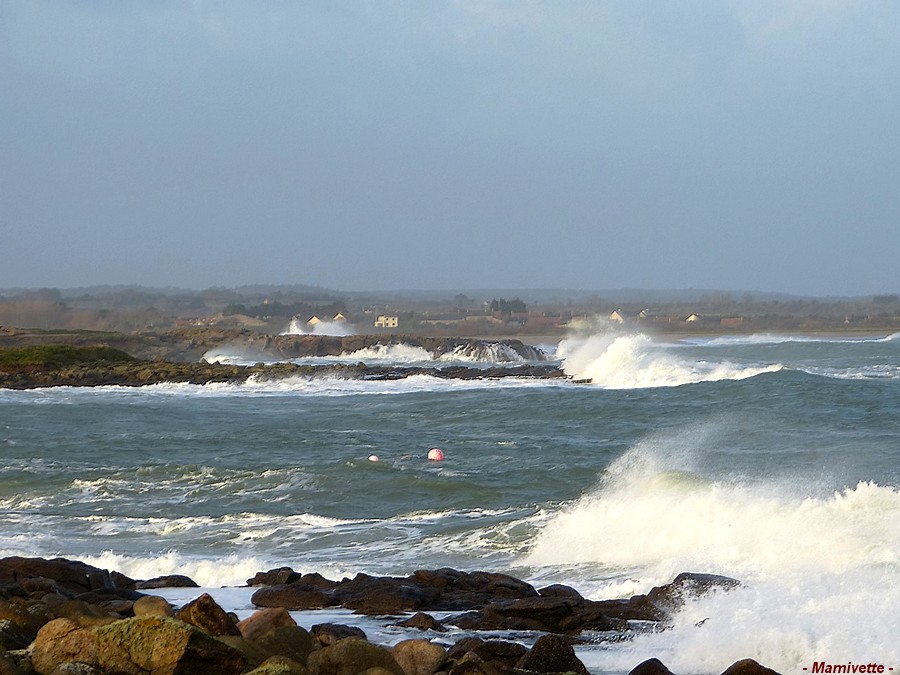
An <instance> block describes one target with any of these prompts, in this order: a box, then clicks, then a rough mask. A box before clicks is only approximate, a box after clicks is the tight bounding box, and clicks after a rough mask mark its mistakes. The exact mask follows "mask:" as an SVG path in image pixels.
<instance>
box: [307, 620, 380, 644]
mask: <svg viewBox="0 0 900 675" xmlns="http://www.w3.org/2000/svg"><path fill="white" fill-rule="evenodd" d="M310 633H312V637H313V640H314V641H315V643H316V644H317V645H318V646H319V647H327V646H328V645H333V644H334V643H335V642H338V641H339V640H343V639H345V638H348V637H356V638H361V639H363V640H365V639H367V638H366V633H365V631H363V629H362V628H359V627H357V626H345V625H344V624H342V623H317V624H315V625H313V627H312V628H311V629H310Z"/></svg>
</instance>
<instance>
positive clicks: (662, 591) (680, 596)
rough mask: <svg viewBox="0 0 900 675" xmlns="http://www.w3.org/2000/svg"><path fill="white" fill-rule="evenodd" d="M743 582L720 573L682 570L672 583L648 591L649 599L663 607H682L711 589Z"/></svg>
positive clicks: (733, 586) (730, 586)
mask: <svg viewBox="0 0 900 675" xmlns="http://www.w3.org/2000/svg"><path fill="white" fill-rule="evenodd" d="M740 584H741V582H740V581H738V580H737V579H732V578H731V577H725V576H722V575H719V574H698V573H696V572H682V573H681V574H679V575H678V576H676V577H675V579H674V580H673V581H672V583H670V584H665V585H663V586H656V587H654V588H652V589H650V592H649V593H647V600H649V601H650V602H651V603H653V604H654V605H656V606H657V607H660V608H662V609H663V610H672V609H677V608H679V607H681V606H682V605H683V604H684V603H685V601H687V600H691V599H693V598H698V597H700V596H701V595H705V594H706V593H709V592H710V591H713V590H717V589H721V590H725V591H727V590H731V589H732V588H735V587H736V586H740Z"/></svg>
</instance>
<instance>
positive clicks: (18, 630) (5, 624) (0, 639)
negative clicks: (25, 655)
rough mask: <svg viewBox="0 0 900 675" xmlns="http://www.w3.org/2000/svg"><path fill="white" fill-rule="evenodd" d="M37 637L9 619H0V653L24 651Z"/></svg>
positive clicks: (34, 633)
mask: <svg viewBox="0 0 900 675" xmlns="http://www.w3.org/2000/svg"><path fill="white" fill-rule="evenodd" d="M36 636H37V633H36V632H32V631H30V630H27V629H25V628H23V627H22V626H20V625H18V624H17V623H15V622H14V621H11V620H9V619H0V652H6V651H9V650H11V649H25V648H26V647H27V646H28V645H30V644H31V642H32V640H34V638H35V637H36Z"/></svg>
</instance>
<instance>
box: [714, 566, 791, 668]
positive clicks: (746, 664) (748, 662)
mask: <svg viewBox="0 0 900 675" xmlns="http://www.w3.org/2000/svg"><path fill="white" fill-rule="evenodd" d="M726 578H727V577H726ZM722 675H779V673H778V672H776V671H774V670H772V669H771V668H766V667H765V666H763V665H760V664H759V663H757V662H756V661H754V660H753V659H742V660H740V661H735V662H734V663H732V664H731V665H730V666H728V667H727V668H726V669H725V670H723V671H722Z"/></svg>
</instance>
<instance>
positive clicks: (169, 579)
mask: <svg viewBox="0 0 900 675" xmlns="http://www.w3.org/2000/svg"><path fill="white" fill-rule="evenodd" d="M134 587H135V588H136V589H138V590H149V589H154V588H199V586H198V585H197V582H196V581H194V580H193V579H191V578H190V577H186V576H184V575H183V574H166V575H165V576H161V577H153V578H152V579H146V580H144V581H135V582H134Z"/></svg>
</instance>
